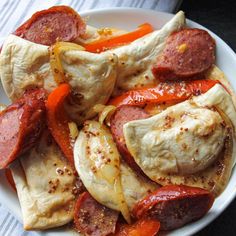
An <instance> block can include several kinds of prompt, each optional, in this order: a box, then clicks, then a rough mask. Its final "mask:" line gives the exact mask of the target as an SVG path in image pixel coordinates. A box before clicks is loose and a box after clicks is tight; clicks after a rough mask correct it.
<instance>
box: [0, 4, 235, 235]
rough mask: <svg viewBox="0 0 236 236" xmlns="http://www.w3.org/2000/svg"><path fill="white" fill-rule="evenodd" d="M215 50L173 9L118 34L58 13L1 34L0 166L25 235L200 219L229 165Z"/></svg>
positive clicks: (229, 112) (165, 226)
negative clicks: (155, 23) (161, 20)
mask: <svg viewBox="0 0 236 236" xmlns="http://www.w3.org/2000/svg"><path fill="white" fill-rule="evenodd" d="M124 24H125V22H124ZM216 46H217V45H216V43H215V40H214V39H213V38H212V36H211V35H210V34H209V33H208V32H207V31H205V30H202V29H196V28H195V29H193V28H188V27H187V26H186V24H185V16H184V13H183V12H181V11H180V12H178V13H177V14H176V15H175V16H174V17H173V18H172V19H171V20H170V21H169V22H168V23H166V24H165V25H164V26H163V27H162V28H161V29H158V30H154V29H153V27H152V25H151V24H150V23H144V24H142V25H140V26H138V28H137V29H136V30H134V31H132V32H126V31H125V30H120V29H115V28H107V27H106V26H104V28H100V29H97V28H94V27H92V26H89V25H86V23H85V22H84V20H83V19H82V18H81V17H80V16H79V14H78V13H77V12H75V11H74V10H73V9H71V8H70V7H67V6H58V7H52V8H49V9H48V10H44V11H40V12H37V13H35V14H34V15H33V16H32V17H31V18H30V19H29V20H28V21H26V22H25V23H24V24H23V25H22V26H20V27H19V28H18V29H17V30H16V31H15V32H13V33H12V34H11V35H9V36H8V37H7V38H6V40H5V42H4V44H3V46H2V50H1V54H0V76H1V82H2V85H3V87H4V90H5V92H6V94H7V96H8V97H9V99H10V100H11V102H12V104H11V105H9V106H7V107H3V111H1V113H0V153H1V156H0V168H1V169H5V170H6V174H7V177H8V180H9V182H10V183H11V185H12V186H13V187H15V188H16V191H17V195H18V198H19V202H20V205H21V210H22V216H23V222H24V227H25V229H26V230H44V229H49V228H54V227H57V226H62V225H66V224H68V223H70V222H74V223H73V226H71V227H73V228H75V230H76V231H78V232H80V233H81V234H82V235H92V236H106V235H118V236H119V235H120V236H121V235H141V236H144V235H145V236H152V235H156V234H157V233H158V232H159V231H160V230H164V231H165V230H173V229H176V228H179V227H182V226H183V225H185V224H187V223H189V222H192V221H195V220H198V219H199V218H201V217H203V216H204V215H205V214H206V213H207V212H208V211H209V209H210V208H211V206H212V205H213V203H214V199H215V198H216V197H217V196H219V195H220V194H221V193H222V192H223V191H224V189H225V187H226V186H227V183H228V181H229V178H230V175H231V172H232V169H233V166H234V164H235V157H236V155H235V148H236V146H235V128H236V109H235V104H236V100H235V94H234V93H233V90H232V87H231V85H230V84H229V82H228V80H227V79H226V77H225V75H224V73H223V72H222V71H220V69H219V68H217V66H216V65H215V60H216V56H215V48H216Z"/></svg>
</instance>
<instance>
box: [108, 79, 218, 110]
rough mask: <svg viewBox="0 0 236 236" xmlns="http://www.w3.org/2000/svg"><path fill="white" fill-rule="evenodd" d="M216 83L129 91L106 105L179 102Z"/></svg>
mask: <svg viewBox="0 0 236 236" xmlns="http://www.w3.org/2000/svg"><path fill="white" fill-rule="evenodd" d="M217 83H219V81H217V80H210V79H205V80H192V81H181V82H166V83H160V84H159V85H157V86H156V87H152V88H142V89H137V90H130V91H128V92H126V93H124V94H122V95H120V96H118V97H115V98H113V99H111V100H110V101H109V102H108V103H109V104H110V105H114V106H117V107H118V106H121V105H137V106H139V105H145V104H149V103H155V104H161V103H163V102H165V103H168V102H181V101H184V100H186V99H188V98H189V97H191V96H193V95H200V94H202V93H205V92H207V91H208V90H209V89H210V88H212V87H213V86H214V85H215V84H217Z"/></svg>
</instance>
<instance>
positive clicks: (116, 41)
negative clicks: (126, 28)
mask: <svg viewBox="0 0 236 236" xmlns="http://www.w3.org/2000/svg"><path fill="white" fill-rule="evenodd" d="M152 31H153V27H152V26H151V25H150V24H149V23H144V24H142V25H140V26H139V27H138V29H137V30H135V31H133V32H130V33H127V34H123V35H119V36H116V37H113V38H109V39H103V40H98V41H95V42H92V43H90V44H87V45H84V47H85V50H86V51H89V52H94V53H98V52H103V51H106V50H108V49H111V48H114V47H118V46H122V45H124V44H128V43H131V42H133V41H134V40H136V39H138V38H141V37H142V36H144V35H146V34H148V33H151V32H152Z"/></svg>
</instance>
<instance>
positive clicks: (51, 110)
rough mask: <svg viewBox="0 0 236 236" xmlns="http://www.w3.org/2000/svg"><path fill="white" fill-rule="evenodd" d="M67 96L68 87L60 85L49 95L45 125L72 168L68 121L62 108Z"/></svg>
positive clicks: (72, 158)
mask: <svg viewBox="0 0 236 236" xmlns="http://www.w3.org/2000/svg"><path fill="white" fill-rule="evenodd" d="M69 94H70V86H69V85H68V84H61V85H60V86H59V87H57V88H56V89H55V90H54V91H52V93H50V94H49V96H48V99H47V101H46V110H47V125H48V128H49V130H50V132H51V134H52V136H53V137H54V139H55V141H56V142H57V144H58V145H59V147H60V148H61V150H62V152H63V153H64V155H65V157H66V158H67V159H68V161H69V162H70V164H72V165H73V166H74V156H73V150H72V145H71V138H70V130H69V126H68V122H69V119H68V117H67V115H66V112H65V110H64V107H63V104H64V101H65V99H66V97H67V96H68V95H69Z"/></svg>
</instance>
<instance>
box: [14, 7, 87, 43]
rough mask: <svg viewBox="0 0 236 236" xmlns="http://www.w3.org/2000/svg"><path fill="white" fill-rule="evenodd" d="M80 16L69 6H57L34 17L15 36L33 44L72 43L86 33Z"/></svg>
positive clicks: (39, 12) (37, 13)
mask: <svg viewBox="0 0 236 236" xmlns="http://www.w3.org/2000/svg"><path fill="white" fill-rule="evenodd" d="M85 29H86V25H85V23H84V21H83V20H82V19H81V17H80V15H79V14H78V13H77V12H76V11H74V10H73V9H72V8H70V7H68V6H55V7H51V8H49V9H47V10H43V11H38V12H36V13H35V14H33V15H32V17H31V18H30V19H29V20H27V21H26V22H25V23H24V24H23V25H21V26H20V27H19V28H18V29H17V30H16V31H15V32H14V34H15V35H17V36H19V37H21V38H24V39H27V40H29V41H31V42H34V43H38V44H44V45H48V46H50V45H52V44H54V43H55V42H56V41H67V42H71V41H73V40H75V39H76V38H77V37H78V36H80V35H83V34H84V33H85Z"/></svg>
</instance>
